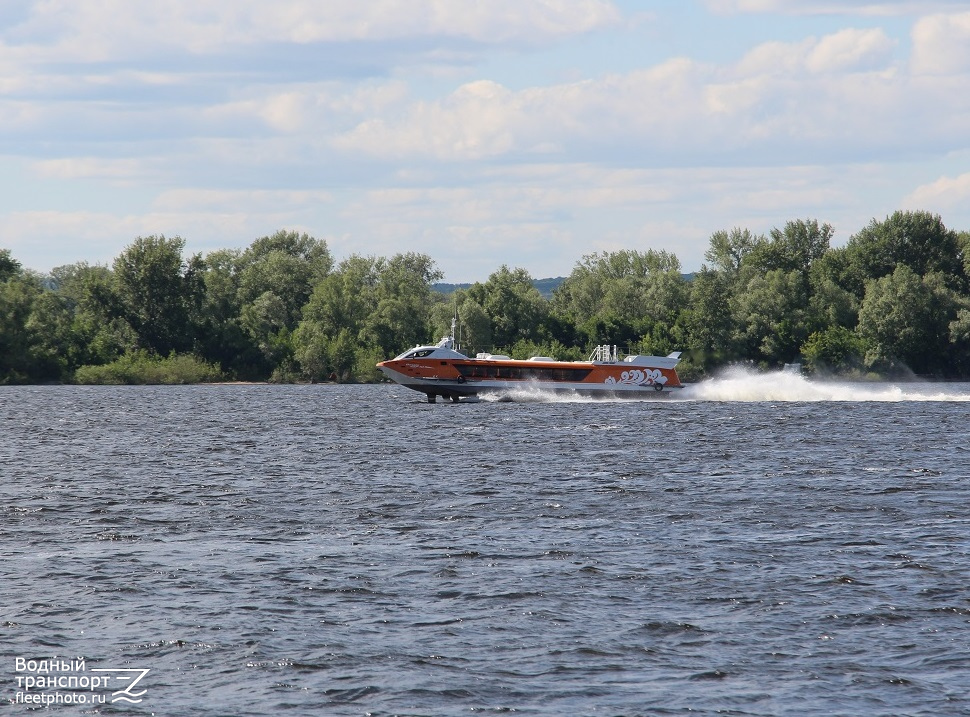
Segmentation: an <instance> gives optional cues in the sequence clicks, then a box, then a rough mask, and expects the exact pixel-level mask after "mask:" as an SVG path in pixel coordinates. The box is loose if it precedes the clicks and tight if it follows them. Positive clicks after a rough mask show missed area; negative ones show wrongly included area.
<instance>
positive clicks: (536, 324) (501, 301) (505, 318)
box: [467, 265, 549, 348]
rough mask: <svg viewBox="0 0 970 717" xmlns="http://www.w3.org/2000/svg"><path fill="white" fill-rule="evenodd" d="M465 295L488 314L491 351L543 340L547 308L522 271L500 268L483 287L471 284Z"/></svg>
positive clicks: (523, 270) (527, 273) (480, 284)
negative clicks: (525, 341) (524, 340)
mask: <svg viewBox="0 0 970 717" xmlns="http://www.w3.org/2000/svg"><path fill="white" fill-rule="evenodd" d="M467 296H468V297H469V298H470V299H471V300H472V301H474V302H476V303H477V304H478V305H479V306H481V307H482V309H483V310H484V311H485V313H486V314H487V315H488V317H489V321H490V323H491V332H492V341H493V344H494V348H509V347H511V346H512V345H513V344H514V343H516V342H517V341H520V340H522V339H526V340H530V341H542V340H544V338H545V336H544V324H545V321H546V318H547V317H548V314H549V305H548V302H547V301H546V300H545V299H543V298H542V294H540V293H539V290H538V289H536V288H535V286H534V285H533V283H532V277H531V276H530V275H529V272H527V271H526V270H525V269H510V268H509V267H507V266H505V265H503V266H502V267H501V268H500V269H498V270H497V271H495V272H493V273H492V274H491V275H490V276H489V277H488V280H487V281H486V282H485V283H484V284H482V283H476V284H473V285H472V286H471V287H470V288H469V289H468V292H467Z"/></svg>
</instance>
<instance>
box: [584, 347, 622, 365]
mask: <svg viewBox="0 0 970 717" xmlns="http://www.w3.org/2000/svg"><path fill="white" fill-rule="evenodd" d="M618 356H619V355H618V354H617V351H616V346H615V345H614V346H610V345H608V344H603V345H602V346H597V347H596V348H595V349H593V353H591V354H590V355H589V360H590V361H599V362H600V363H617V361H619V358H618Z"/></svg>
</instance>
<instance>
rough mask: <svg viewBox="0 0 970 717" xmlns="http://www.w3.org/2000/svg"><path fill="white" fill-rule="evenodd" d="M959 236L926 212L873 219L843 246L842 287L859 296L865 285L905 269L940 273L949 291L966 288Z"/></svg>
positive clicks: (898, 213)
mask: <svg viewBox="0 0 970 717" xmlns="http://www.w3.org/2000/svg"><path fill="white" fill-rule="evenodd" d="M962 250H963V247H962V246H961V237H960V235H959V234H958V233H957V232H955V231H952V230H950V229H947V228H946V226H944V224H943V220H942V219H941V218H940V217H939V216H938V215H935V214H930V213H929V212H903V211H899V212H896V213H894V214H893V215H891V216H890V217H887V218H886V219H885V220H884V221H876V220H875V219H873V220H872V222H871V223H870V224H869V226H867V227H866V228H865V229H863V230H862V231H860V232H859V233H858V234H855V235H853V236H852V237H850V238H849V241H848V243H847V244H846V246H845V255H846V256H845V266H844V274H843V276H842V277H841V283H842V285H843V286H844V287H845V288H846V289H848V290H850V291H852V292H853V293H855V294H856V295H857V296H859V297H861V296H862V295H863V293H864V290H865V286H866V282H867V281H869V280H870V279H880V278H882V277H884V276H889V275H890V274H892V273H893V272H894V271H895V270H896V268H897V267H899V266H906V267H908V268H909V269H911V270H912V271H913V272H914V273H915V274H916V275H917V276H924V275H926V274H930V273H940V274H942V275H944V276H945V277H947V282H948V284H949V285H950V286H951V288H953V289H956V290H958V291H960V292H962V293H966V292H967V290H968V288H970V287H968V282H967V276H968V274H967V273H966V270H965V266H964V257H963V254H962Z"/></svg>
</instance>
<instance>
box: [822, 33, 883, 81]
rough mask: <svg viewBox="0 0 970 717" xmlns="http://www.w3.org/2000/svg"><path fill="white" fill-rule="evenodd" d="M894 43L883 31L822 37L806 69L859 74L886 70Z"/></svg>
mask: <svg viewBox="0 0 970 717" xmlns="http://www.w3.org/2000/svg"><path fill="white" fill-rule="evenodd" d="M894 45H895V43H894V42H893V41H892V40H891V39H890V38H889V37H888V36H887V35H886V33H885V32H883V31H882V30H881V29H872V30H855V29H851V28H850V29H847V30H842V31H840V32H837V33H835V34H832V35H827V36H826V37H823V38H822V39H821V40H820V41H819V42H818V43H817V44H816V45H815V47H813V48H812V50H811V52H810V53H809V56H808V59H807V61H806V65H807V67H808V69H809V70H811V71H812V72H857V71H860V70H870V69H877V68H881V67H885V66H886V65H887V64H888V63H889V60H890V59H891V57H892V51H893V48H894Z"/></svg>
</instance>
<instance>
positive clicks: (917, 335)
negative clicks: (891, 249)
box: [859, 264, 962, 374]
mask: <svg viewBox="0 0 970 717" xmlns="http://www.w3.org/2000/svg"><path fill="white" fill-rule="evenodd" d="M961 308H962V306H961V302H960V299H959V296H958V295H956V294H955V293H954V292H953V291H952V290H950V289H949V288H948V287H947V284H946V277H944V276H942V275H941V274H938V273H935V272H934V273H931V274H927V275H926V276H925V277H921V276H919V275H918V274H917V273H916V272H915V271H913V269H911V268H910V267H909V266H907V265H905V264H902V265H900V266H898V267H896V269H895V270H894V271H893V272H892V273H891V274H887V275H886V276H883V277H881V278H879V279H875V280H872V281H870V282H869V283H868V284H867V286H866V295H865V299H864V300H863V302H862V307H861V308H860V310H859V334H860V335H861V336H862V337H863V338H864V339H865V340H866V341H867V345H868V351H867V353H866V362H867V364H868V365H869V366H871V367H873V368H876V369H877V370H890V371H892V370H900V369H902V368H903V367H906V368H909V369H911V370H913V371H915V372H917V373H931V374H946V373H948V372H949V371H950V368H949V367H950V365H951V359H950V358H949V352H948V349H949V348H950V343H951V336H952V333H951V324H953V322H954V321H957V322H958V321H959V311H960V309H961Z"/></svg>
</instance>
